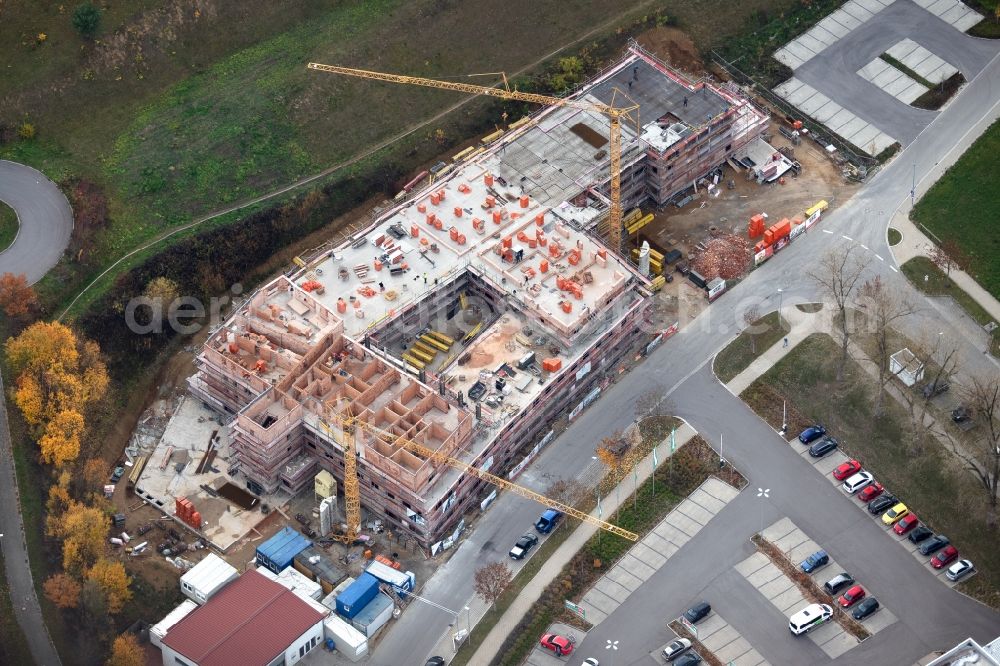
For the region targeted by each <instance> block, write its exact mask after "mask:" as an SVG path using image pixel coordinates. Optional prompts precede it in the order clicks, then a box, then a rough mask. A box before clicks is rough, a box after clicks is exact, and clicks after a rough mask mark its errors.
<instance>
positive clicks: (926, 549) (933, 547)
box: [920, 534, 951, 555]
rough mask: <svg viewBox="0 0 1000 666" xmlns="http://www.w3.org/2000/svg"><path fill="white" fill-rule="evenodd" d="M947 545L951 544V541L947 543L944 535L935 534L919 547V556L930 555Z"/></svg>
mask: <svg viewBox="0 0 1000 666" xmlns="http://www.w3.org/2000/svg"><path fill="white" fill-rule="evenodd" d="M949 543H951V541H949V540H948V537H946V536H945V535H943V534H935V535H934V536H932V537H931V538H930V539H928V540H927V541H925V542H924V543H923V545H921V546H920V554H921V555H932V554H933V553H936V552H938V551H939V550H941V549H942V548H944V547H945V546H947V545H948V544H949Z"/></svg>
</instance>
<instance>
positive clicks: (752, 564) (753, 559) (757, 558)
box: [733, 530, 773, 578]
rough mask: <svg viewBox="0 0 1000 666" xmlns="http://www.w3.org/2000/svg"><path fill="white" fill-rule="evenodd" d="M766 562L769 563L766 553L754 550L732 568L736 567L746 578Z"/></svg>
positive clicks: (765, 564)
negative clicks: (754, 551)
mask: <svg viewBox="0 0 1000 666" xmlns="http://www.w3.org/2000/svg"><path fill="white" fill-rule="evenodd" d="M765 531H766V530H765ZM768 564H771V561H770V560H769V559H767V555H765V554H764V553H761V552H756V553H754V554H753V555H751V556H750V557H748V558H747V559H745V560H743V561H742V562H740V563H739V564H737V565H736V566H735V567H733V568H734V569H736V571H738V572H739V573H740V575H741V576H743V577H744V578H748V577H749V576H750V575H751V574H753V573H754V572H757V571H760V570H761V569H762V568H764V567H765V566H767V565H768ZM772 566H773V565H772Z"/></svg>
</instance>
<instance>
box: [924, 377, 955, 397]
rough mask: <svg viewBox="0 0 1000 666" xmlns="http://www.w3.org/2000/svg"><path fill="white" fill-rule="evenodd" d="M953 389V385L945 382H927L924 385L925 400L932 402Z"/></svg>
mask: <svg viewBox="0 0 1000 666" xmlns="http://www.w3.org/2000/svg"><path fill="white" fill-rule="evenodd" d="M950 388H951V385H950V384H948V382H946V381H944V380H939V381H936V382H927V383H926V384H924V388H923V394H924V398H925V399H927V400H930V399H931V398H933V397H934V396H936V395H941V394H942V393H944V392H945V391H947V390H948V389H950Z"/></svg>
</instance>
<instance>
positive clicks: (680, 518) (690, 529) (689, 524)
mask: <svg viewBox="0 0 1000 666" xmlns="http://www.w3.org/2000/svg"><path fill="white" fill-rule="evenodd" d="M666 522H667V524H668V525H671V526H672V527H675V528H677V529H678V530H680V531H681V532H683V533H684V534H686V535H688V536H689V537H693V536H694V535H695V534H697V533H698V532H699V530H701V523H698V522H695V521H694V520H692V519H690V518H688V517H687V516H685V515H684V514H682V513H678V512H676V511H674V512H672V513H671V514H670V515H669V516H667V519H666Z"/></svg>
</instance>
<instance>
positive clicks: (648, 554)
mask: <svg viewBox="0 0 1000 666" xmlns="http://www.w3.org/2000/svg"><path fill="white" fill-rule="evenodd" d="M632 555H633V556H635V557H637V558H639V559H640V560H641V561H642V562H644V563H645V564H648V565H649V566H651V567H652V568H654V569H659V568H660V567H662V566H663V565H664V564H666V563H667V558H666V557H664V556H663V555H661V554H659V553H657V552H656V551H655V550H653V549H652V548H650V547H649V546H647V545H646V544H644V543H642V542H640V543H637V544H636V545H635V546H633V547H632Z"/></svg>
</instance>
